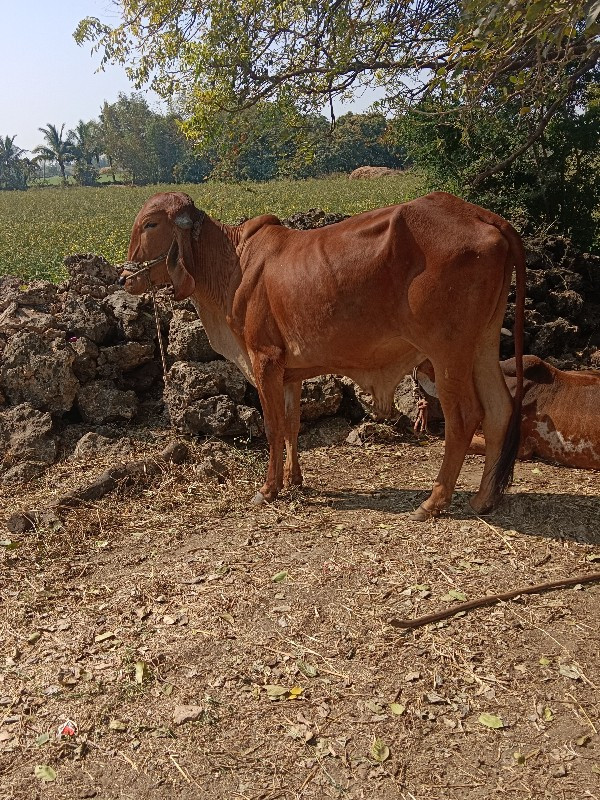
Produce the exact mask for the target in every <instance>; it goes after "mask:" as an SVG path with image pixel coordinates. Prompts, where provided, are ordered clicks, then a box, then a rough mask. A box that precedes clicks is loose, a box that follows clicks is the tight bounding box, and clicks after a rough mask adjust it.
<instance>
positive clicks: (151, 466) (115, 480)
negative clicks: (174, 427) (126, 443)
mask: <svg viewBox="0 0 600 800" xmlns="http://www.w3.org/2000/svg"><path fill="white" fill-rule="evenodd" d="M188 456H189V449H188V446H187V445H186V444H185V442H181V441H174V442H171V443H170V444H169V445H167V447H165V449H164V450H162V451H161V452H160V453H159V455H158V456H157V457H156V458H153V459H145V460H143V461H130V462H129V463H128V464H117V465H115V466H114V467H111V468H110V469H107V470H106V471H105V472H103V473H102V474H101V475H100V476H99V477H98V478H96V480H95V481H93V482H92V483H90V484H87V485H86V486H81V487H80V488H79V489H75V490H74V491H72V492H69V493H68V494H64V495H63V496H62V497H59V498H58V500H55V501H54V503H51V505H49V506H48V507H47V508H42V509H29V510H27V511H19V512H17V513H16V514H13V515H12V516H11V517H10V518H9V519H8V521H7V523H6V527H7V528H8V530H9V531H10V532H11V533H25V531H28V530H31V529H32V528H36V527H39V526H44V525H48V524H50V523H52V522H53V521H56V520H57V519H58V517H57V514H58V512H59V511H63V510H65V509H67V508H75V507H77V506H80V505H84V504H85V503H89V502H91V501H92V500H99V499H100V498H101V497H104V495H106V494H108V493H109V492H112V491H114V489H116V488H117V486H127V485H130V484H132V483H139V482H140V481H145V480H148V478H152V477H154V476H155V475H157V474H158V473H159V472H161V471H162V470H163V469H164V466H165V464H168V463H172V464H181V463H182V462H183V461H185V460H186V459H187V457H188Z"/></svg>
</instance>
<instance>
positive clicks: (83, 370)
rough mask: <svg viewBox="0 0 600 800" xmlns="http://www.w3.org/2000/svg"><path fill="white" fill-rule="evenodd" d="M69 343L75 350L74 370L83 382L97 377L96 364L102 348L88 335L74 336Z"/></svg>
mask: <svg viewBox="0 0 600 800" xmlns="http://www.w3.org/2000/svg"><path fill="white" fill-rule="evenodd" d="M69 344H70V345H71V347H72V348H73V351H74V352H75V360H74V361H73V372H74V373H75V376H76V377H77V379H78V380H79V381H80V382H81V383H88V382H89V381H91V380H93V379H94V378H95V377H96V364H97V360H98V355H99V353H100V350H99V348H98V345H97V344H95V343H94V342H92V340H91V339H88V338H87V336H73V337H72V338H71V339H69Z"/></svg>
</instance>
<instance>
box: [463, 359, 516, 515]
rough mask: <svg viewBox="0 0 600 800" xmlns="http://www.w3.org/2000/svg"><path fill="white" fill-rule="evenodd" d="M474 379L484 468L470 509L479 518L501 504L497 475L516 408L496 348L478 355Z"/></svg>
mask: <svg viewBox="0 0 600 800" xmlns="http://www.w3.org/2000/svg"><path fill="white" fill-rule="evenodd" d="M473 375H474V380H475V386H476V388H477V393H478V395H479V399H480V401H481V404H482V406H483V423H482V427H483V435H484V437H485V465H484V468H483V475H482V477H481V484H480V485H479V490H478V492H477V494H475V495H474V496H473V497H472V498H471V506H472V507H473V510H474V511H476V512H477V513H478V514H485V513H487V512H488V511H491V510H492V509H493V508H494V507H495V506H496V505H497V504H498V502H499V501H500V499H501V496H502V494H501V489H500V488H499V482H498V478H497V474H496V472H497V468H498V465H499V463H500V454H501V452H502V446H503V444H504V439H505V436H506V431H507V429H508V424H509V420H510V415H511V412H512V406H513V404H512V400H511V398H510V392H509V391H508V387H507V386H506V382H505V380H504V376H503V374H502V370H501V368H500V364H499V361H498V349H497V347H489V348H486V349H485V350H483V351H480V352H479V353H478V354H477V355H476V357H475V365H474V369H473Z"/></svg>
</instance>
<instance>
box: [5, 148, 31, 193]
mask: <svg viewBox="0 0 600 800" xmlns="http://www.w3.org/2000/svg"><path fill="white" fill-rule="evenodd" d="M16 138H17V137H16V136H5V137H4V138H2V137H0V189H26V188H27V179H26V169H25V165H26V162H27V159H25V158H24V157H23V153H25V152H26V151H25V150H23V149H22V148H21V147H17V145H16V144H15V139H16Z"/></svg>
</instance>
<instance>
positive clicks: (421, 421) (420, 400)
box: [410, 366, 429, 433]
mask: <svg viewBox="0 0 600 800" xmlns="http://www.w3.org/2000/svg"><path fill="white" fill-rule="evenodd" d="M418 371H419V367H418V366H416V367H415V368H414V369H413V371H412V374H411V376H410V378H411V381H412V395H413V398H414V400H415V402H416V404H417V417H416V419H415V423H414V425H413V430H414V432H415V433H429V429H428V427H427V417H428V408H429V403H428V400H427V395H426V394H425V392H424V391H423V389H422V388H421V384H420V383H419V381H418V380H417V374H418Z"/></svg>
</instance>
